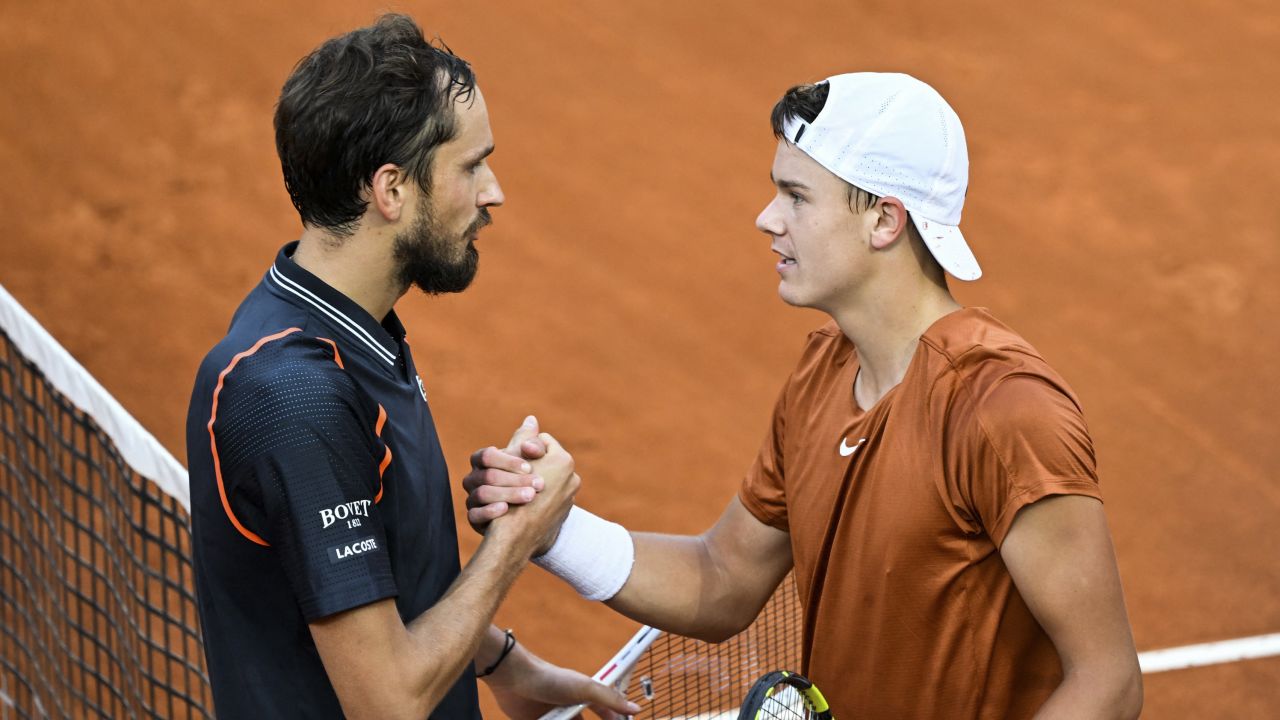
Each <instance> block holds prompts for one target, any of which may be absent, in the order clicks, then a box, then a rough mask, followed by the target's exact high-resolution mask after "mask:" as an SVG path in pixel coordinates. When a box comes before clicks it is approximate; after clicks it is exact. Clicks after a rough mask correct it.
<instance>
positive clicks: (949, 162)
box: [783, 73, 982, 280]
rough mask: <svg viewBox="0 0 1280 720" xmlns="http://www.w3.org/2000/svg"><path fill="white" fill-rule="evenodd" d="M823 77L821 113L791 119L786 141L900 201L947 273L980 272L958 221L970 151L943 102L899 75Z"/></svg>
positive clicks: (972, 275)
mask: <svg viewBox="0 0 1280 720" xmlns="http://www.w3.org/2000/svg"><path fill="white" fill-rule="evenodd" d="M824 82H826V83H827V84H828V85H829V86H830V92H829V94H828V95H827V102H826V105H825V106H823V108H822V112H820V113H818V117H816V118H814V121H813V122H812V123H808V122H805V121H804V120H803V119H802V118H800V117H793V118H791V119H790V120H789V121H788V122H787V123H786V125H785V127H784V128H783V134H784V135H785V137H786V139H787V140H788V141H789V142H792V143H794V144H795V146H796V147H798V148H800V150H802V151H804V153H805V154H807V155H808V156H809V157H811V158H813V159H814V160H816V161H817V162H818V163H819V164H820V165H822V166H823V167H825V168H826V169H828V170H830V171H831V172H832V173H834V174H835V175H836V176H838V177H840V178H841V179H843V180H845V181H846V182H849V183H850V184H852V185H855V186H857V187H860V188H862V189H863V190H866V191H867V192H870V193H873V194H875V195H879V196H881V197H885V196H892V197H896V198H898V199H899V200H901V201H902V204H903V205H904V206H905V207H906V208H907V211H908V212H910V213H911V217H912V220H913V221H914V222H915V225H916V228H917V229H919V230H920V236H921V237H922V238H924V242H925V245H926V246H928V248H929V251H930V252H932V253H933V256H934V258H936V259H937V261H938V263H939V264H940V265H942V267H943V268H944V269H945V270H946V271H947V272H949V273H951V274H952V275H954V276H955V277H957V278H959V279H961V280H976V279H978V278H979V277H981V276H982V269H981V268H980V267H979V266H978V260H977V258H975V257H974V256H973V252H972V251H971V250H970V249H969V245H968V243H966V242H965V239H964V235H963V234H962V233H961V232H960V227H959V225H960V212H961V210H962V209H963V208H964V196H965V192H966V191H967V190H968V187H969V152H968V149H967V148H966V146H965V139H964V128H963V127H962V126H961V125H960V118H959V117H957V116H956V113H955V111H954V110H952V109H951V106H950V105H948V104H947V101H946V100H944V99H943V98H942V96H941V95H939V94H938V92H937V91H936V90H934V89H933V88H931V87H929V86H928V85H926V84H925V83H923V82H921V81H919V80H917V79H915V78H913V77H911V76H910V75H904V74H901V73H848V74H844V75H834V76H832V77H830V78H827V79H826V80H825V81H824Z"/></svg>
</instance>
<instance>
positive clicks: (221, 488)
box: [209, 327, 337, 547]
mask: <svg viewBox="0 0 1280 720" xmlns="http://www.w3.org/2000/svg"><path fill="white" fill-rule="evenodd" d="M296 332H302V328H296V327H295V328H289V329H288V330H281V331H280V332H278V333H276V334H274V335H268V336H266V337H264V338H262V339H261V340H259V341H258V342H256V343H254V345H253V347H251V348H249V349H248V350H245V351H244V352H242V353H240V354H238V355H236V356H235V357H233V358H231V363H230V364H229V365H227V367H226V368H225V369H224V370H223V371H222V372H221V373H219V374H218V386H217V387H216V388H214V390H213V411H212V412H211V413H209V447H210V448H211V449H212V450H213V474H214V477H216V478H217V479H218V497H220V498H222V509H223V510H224V511H225V512H226V513H227V517H228V518H230V519H231V524H232V525H234V526H235V528H236V530H239V531H240V534H241V535H243V536H245V537H247V538H249V539H250V540H252V541H253V542H255V543H257V544H259V545H261V546H263V547H271V543H268V542H267V541H266V540H263V539H262V538H260V537H258V536H257V535H255V534H254V533H253V531H251V530H250V529H249V528H246V527H245V526H244V525H242V524H241V523H240V520H239V518H237V517H236V514H235V513H234V512H232V511H231V503H230V502H229V501H228V500H227V488H226V486H225V485H224V484H223V482H222V462H221V461H220V460H219V459H218V438H217V437H216V436H215V435H214V433H213V423H214V421H215V420H217V419H218V395H219V394H220V393H221V392H222V383H223V381H224V380H225V379H226V377H227V374H228V373H230V372H231V370H232V369H233V368H235V366H236V364H237V363H239V362H240V361H241V360H243V359H244V358H247V357H249V356H250V355H252V354H254V353H256V352H258V349H259V348H261V347H262V346H263V345H266V344H267V343H269V342H271V341H272V340H279V339H280V338H282V337H285V336H286V335H292V334H293V333H296ZM334 350H335V352H336V351H337V348H335V349H334Z"/></svg>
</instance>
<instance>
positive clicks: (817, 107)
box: [769, 82, 880, 213]
mask: <svg viewBox="0 0 1280 720" xmlns="http://www.w3.org/2000/svg"><path fill="white" fill-rule="evenodd" d="M830 92H831V86H830V85H828V84H827V83H826V82H820V83H817V84H814V85H796V86H795V87H793V88H791V89H790V90H788V91H786V92H785V93H783V95H782V99H781V100H779V101H778V102H777V103H776V104H774V106H773V112H772V113H770V115H769V121H770V122H771V123H772V124H773V136H774V137H776V138H778V139H779V140H786V141H787V142H794V140H793V139H792V138H789V137H786V136H785V135H783V129H784V128H785V127H786V125H787V123H788V122H790V121H791V119H792V118H795V117H799V118H800V119H801V120H804V121H805V122H807V123H811V122H813V121H814V120H816V119H817V118H818V113H820V112H822V108H823V107H825V106H826V104H827V94H828V93H830ZM846 184H847V185H849V209H851V210H853V211H854V212H859V213H861V212H866V211H867V210H868V209H870V208H871V207H872V206H874V205H875V204H876V203H877V202H879V200H880V196H879V195H875V194H873V193H869V192H867V191H866V190H863V189H862V188H860V187H858V186H856V185H853V184H852V183H846Z"/></svg>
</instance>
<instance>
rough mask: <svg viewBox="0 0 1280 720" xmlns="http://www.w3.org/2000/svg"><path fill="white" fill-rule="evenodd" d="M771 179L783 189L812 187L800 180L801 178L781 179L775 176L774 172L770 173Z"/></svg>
mask: <svg viewBox="0 0 1280 720" xmlns="http://www.w3.org/2000/svg"><path fill="white" fill-rule="evenodd" d="M769 180H770V181H772V182H773V184H774V185H777V186H778V187H779V188H781V189H783V190H810V189H812V188H810V187H809V186H808V185H805V184H804V183H802V182H800V181H799V180H786V179H782V180H779V179H777V178H775V177H774V176H773V173H769Z"/></svg>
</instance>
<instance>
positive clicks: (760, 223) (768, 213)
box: [756, 197, 784, 235]
mask: <svg viewBox="0 0 1280 720" xmlns="http://www.w3.org/2000/svg"><path fill="white" fill-rule="evenodd" d="M777 203H778V198H776V197H775V198H774V199H772V200H770V201H769V204H768V205H765V206H764V209H763V210H761V211H760V214H759V215H757V216H756V229H757V230H759V231H760V232H762V233H765V234H767V235H781V234H783V230H784V229H783V227H782V218H781V217H780V216H779V214H778V212H777V210H776V209H775V207H774V206H775V205H777Z"/></svg>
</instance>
